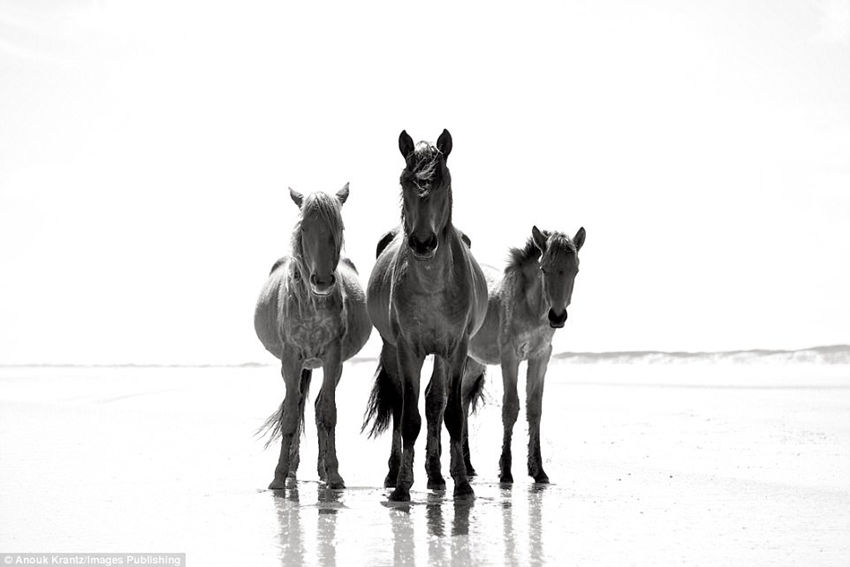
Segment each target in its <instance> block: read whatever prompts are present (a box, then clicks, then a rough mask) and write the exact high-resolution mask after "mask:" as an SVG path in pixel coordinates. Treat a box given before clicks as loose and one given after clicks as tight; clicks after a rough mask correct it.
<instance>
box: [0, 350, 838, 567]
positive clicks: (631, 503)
mask: <svg viewBox="0 0 850 567" xmlns="http://www.w3.org/2000/svg"><path fill="white" fill-rule="evenodd" d="M426 370H427V369H426ZM373 371H374V363H373V362H371V361H360V362H355V363H348V364H346V367H345V370H344V373H343V378H342V382H341V384H340V387H339V391H338V394H337V400H338V402H339V425H338V428H337V446H338V455H339V460H340V472H341V474H342V475H343V477H344V478H345V480H346V484H347V488H346V489H345V490H341V491H334V490H328V489H326V488H324V487H323V486H322V485H321V484H320V483H319V482H318V481H317V474H316V471H315V462H316V437H315V426H314V425H313V423H312V419H313V413H312V405H308V413H307V431H306V434H305V436H304V437H303V438H302V461H301V469H300V471H299V472H300V481H299V483H298V486H297V488H296V489H294V490H286V491H276V492H275V491H269V490H266V488H265V487H266V486H267V485H268V482H269V481H270V480H271V478H272V473H273V469H274V465H275V463H276V459H277V449H276V447H272V448H270V449H268V450H264V448H263V443H262V442H261V441H260V440H258V439H257V438H255V437H254V431H255V430H256V428H257V427H258V426H259V425H260V424H261V423H262V421H263V420H264V418H265V417H266V416H267V415H268V414H269V413H271V412H272V411H273V410H274V409H275V408H276V406H277V405H278V404H279V403H280V400H281V399H282V395H283V384H282V381H281V379H280V376H279V373H278V370H277V369H276V368H275V367H272V366H269V367H249V368H82V367H80V368H2V369H0V553H2V552H24V551H41V552H79V553H84V552H130V551H133V552H185V553H186V554H187V564H188V565H232V564H244V565H279V564H285V565H391V564H405V565H417V564H418V565H470V564H509V565H538V564H552V565H586V564H595V565H598V564H602V565H624V564H628V565H658V564H673V563H674V564H687V565H707V564H723V565H753V564H759V565H794V564H797V565H799V564H806V565H846V564H848V562H850V538H848V537H847V535H848V534H850V365H846V364H832V365H826V364H810V363H805V362H803V363H785V364H776V363H758V361H750V363H749V364H741V363H740V361H737V362H730V363H722V362H717V361H714V362H707V361H693V360H690V361H688V362H687V363H683V362H675V361H673V362H670V363H668V364H648V363H632V364H622V363H620V364H609V363H596V364H590V363H586V362H585V363H576V362H575V361H570V360H564V361H557V362H553V363H552V365H551V366H550V370H549V374H548V378H547V384H546V392H545V396H544V414H543V424H542V440H543V449H542V450H543V457H544V466H545V468H546V471H547V473H548V474H549V477H550V478H551V480H552V484H550V485H547V486H542V485H535V484H534V483H533V482H532V481H531V479H530V478H528V477H526V476H525V470H524V468H525V458H526V450H525V442H526V437H525V431H526V430H525V426H524V419H525V418H524V410H523V411H521V413H520V420H519V422H518V423H517V426H516V428H515V433H514V443H513V451H514V469H513V472H514V478H515V479H516V483H515V484H513V485H511V486H506V485H500V484H499V482H498V466H497V463H498V458H499V452H500V447H501V434H502V431H501V422H500V420H501V418H500V399H501V384H500V377H499V372H498V369H497V368H493V367H491V368H490V373H489V375H488V399H489V401H488V403H487V404H486V405H485V406H484V408H482V410H481V411H480V412H479V414H477V415H475V416H473V417H472V418H471V420H470V434H471V445H472V455H473V463H474V465H475V467H476V469H477V470H478V473H479V476H478V477H477V478H476V479H475V481H474V484H473V486H474V488H475V491H476V498H475V499H474V500H471V501H469V500H460V501H455V500H454V499H453V498H452V497H451V488H452V482H451V480H450V479H449V478H448V455H447V451H445V452H444V453H445V454H444V460H443V470H444V474H445V475H446V477H447V481H448V489H449V490H448V491H447V492H438V491H429V490H427V489H426V488H425V473H424V442H425V439H424V428H423V433H422V434H421V435H420V439H419V442H418V444H417V453H416V455H417V458H416V468H415V473H416V482H415V484H414V487H413V493H412V502H410V503H409V504H391V503H389V502H388V501H387V497H386V496H387V492H388V491H387V490H385V489H383V488H382V486H381V485H382V481H383V478H384V475H385V474H386V459H387V456H388V449H389V438H388V437H386V436H384V437H381V438H378V439H376V440H373V439H368V438H366V437H365V436H364V435H362V434H361V433H360V422H361V418H362V414H363V410H364V408H365V403H366V399H367V397H368V393H369V389H370V387H371V382H372V375H373ZM319 383H320V379H319V377H318V376H317V377H316V379H315V380H314V384H313V396H311V399H312V397H314V396H315V393H316V391H317V389H318V387H319ZM521 390H522V389H521ZM520 398H521V400H522V398H523V395H522V391H521V393H520ZM423 415H424V414H423ZM447 443H448V438H447V436H445V437H444V447H447Z"/></svg>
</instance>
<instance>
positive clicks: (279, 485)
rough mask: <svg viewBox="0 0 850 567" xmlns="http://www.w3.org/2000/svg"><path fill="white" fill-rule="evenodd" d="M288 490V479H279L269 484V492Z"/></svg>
mask: <svg viewBox="0 0 850 567" xmlns="http://www.w3.org/2000/svg"><path fill="white" fill-rule="evenodd" d="M284 488H286V479H285V478H277V477H275V479H274V480H273V481H272V482H271V484H269V490H283V489H284Z"/></svg>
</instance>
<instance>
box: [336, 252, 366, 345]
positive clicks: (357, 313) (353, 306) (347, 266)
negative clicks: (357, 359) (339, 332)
mask: <svg viewBox="0 0 850 567" xmlns="http://www.w3.org/2000/svg"><path fill="white" fill-rule="evenodd" d="M337 274H338V275H339V282H340V285H341V286H343V298H344V302H345V316H346V330H345V336H343V340H342V359H343V360H348V359H349V358H351V357H352V356H354V355H355V354H357V353H358V352H360V350H361V349H362V348H363V346H364V345H365V344H366V341H368V340H369V335H370V334H371V333H372V321H371V320H370V319H369V313H368V312H367V310H366V293H365V292H364V290H363V286H362V285H361V284H360V277H359V275H358V273H357V268H356V267H355V266H354V263H353V262H352V261H351V260H349V259H348V258H342V259H340V262H339V265H338V266H337Z"/></svg>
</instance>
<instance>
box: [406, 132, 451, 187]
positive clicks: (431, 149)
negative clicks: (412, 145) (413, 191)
mask: <svg viewBox="0 0 850 567" xmlns="http://www.w3.org/2000/svg"><path fill="white" fill-rule="evenodd" d="M442 155H443V153H442V152H441V151H440V150H438V149H437V148H436V147H435V146H432V145H431V144H429V143H428V142H419V143H418V144H416V149H414V150H413V153H411V154H410V155H409V156H408V157H407V158H406V161H407V163H406V165H405V168H404V170H402V172H401V185H402V186H410V185H412V186H414V187H416V188H417V190H418V191H419V196H420V197H427V196H428V193H430V192H431V190H432V189H435V188H437V187H439V186H440V182H441V181H442V168H441V167H440V165H441V164H440V158H441V157H442Z"/></svg>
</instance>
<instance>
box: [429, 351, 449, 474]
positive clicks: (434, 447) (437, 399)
mask: <svg viewBox="0 0 850 567" xmlns="http://www.w3.org/2000/svg"><path fill="white" fill-rule="evenodd" d="M446 375H447V373H446V362H445V360H443V359H442V358H441V357H439V356H435V357H434V372H433V374H432V375H431V381H430V382H429V383H428V387H427V388H425V422H426V425H427V428H428V439H427V443H426V445H425V472H426V473H427V474H428V488H429V489H432V490H445V489H446V481H445V480H444V479H443V474H442V472H441V471H440V455H441V453H442V447H441V444H440V437H441V435H442V432H443V413H444V412H445V410H446V386H445V384H446Z"/></svg>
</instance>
